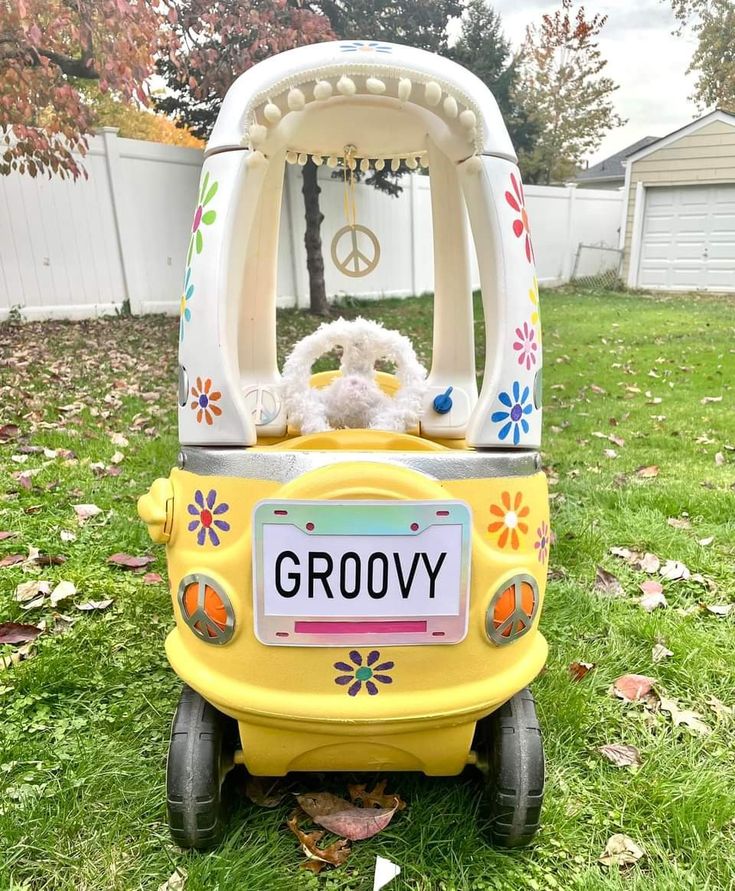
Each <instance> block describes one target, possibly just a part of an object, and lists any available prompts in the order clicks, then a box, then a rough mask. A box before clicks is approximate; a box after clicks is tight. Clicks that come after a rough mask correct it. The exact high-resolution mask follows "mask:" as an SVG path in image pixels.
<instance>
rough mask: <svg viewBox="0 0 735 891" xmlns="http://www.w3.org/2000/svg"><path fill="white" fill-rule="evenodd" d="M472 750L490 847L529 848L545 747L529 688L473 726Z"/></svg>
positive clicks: (537, 813) (536, 820)
mask: <svg viewBox="0 0 735 891" xmlns="http://www.w3.org/2000/svg"><path fill="white" fill-rule="evenodd" d="M475 750H476V752H477V755H478V766H479V767H480V768H481V769H483V771H484V772H485V773H486V790H487V800H488V805H489V811H490V835H491V838H492V841H493V842H494V843H495V844H497V845H501V846H502V847H505V848H516V847H520V846H521V845H527V844H528V843H529V842H530V841H531V840H532V839H533V837H534V835H536V832H537V831H538V828H539V819H540V816H541V804H542V803H543V800H544V745H543V741H542V738H541V727H540V726H539V723H538V719H537V717H536V703H535V702H534V698H533V696H532V694H531V691H530V690H529V689H528V688H526V689H524V690H521V691H520V693H516V695H515V696H514V697H513V698H512V699H509V700H508V702H506V703H505V704H504V705H502V706H501V707H500V708H499V709H497V711H495V712H493V713H492V714H491V715H488V717H487V718H483V719H482V720H481V721H478V722H477V730H476V733H475Z"/></svg>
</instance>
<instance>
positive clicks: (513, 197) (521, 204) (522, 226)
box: [505, 173, 533, 263]
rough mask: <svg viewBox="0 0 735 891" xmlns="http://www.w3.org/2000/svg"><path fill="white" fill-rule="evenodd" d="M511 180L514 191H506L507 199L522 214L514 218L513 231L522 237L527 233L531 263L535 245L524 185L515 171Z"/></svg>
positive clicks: (527, 257) (527, 247)
mask: <svg viewBox="0 0 735 891" xmlns="http://www.w3.org/2000/svg"><path fill="white" fill-rule="evenodd" d="M510 182H511V185H512V186H513V191H512V192H506V193H505V200H506V201H507V202H508V204H510V206H511V207H512V208H513V210H514V211H515V212H516V213H517V214H520V216H519V217H518V219H517V220H513V233H514V234H515V236H516V238H521V236H522V235H523V234H524V233H525V235H526V259H527V260H528V262H529V263H531V262H532V260H533V246H532V245H531V230H530V228H529V226H528V212H527V211H526V197H525V195H524V194H523V185H522V183H521V182H520V180H518V179H516V177H515V174H513V173H511V175H510Z"/></svg>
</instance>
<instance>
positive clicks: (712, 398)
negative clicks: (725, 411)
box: [699, 396, 722, 405]
mask: <svg viewBox="0 0 735 891" xmlns="http://www.w3.org/2000/svg"><path fill="white" fill-rule="evenodd" d="M699 401H700V403H701V404H702V405H708V404H709V403H710V402H722V396H703V397H702V398H701V399H700V400H699Z"/></svg>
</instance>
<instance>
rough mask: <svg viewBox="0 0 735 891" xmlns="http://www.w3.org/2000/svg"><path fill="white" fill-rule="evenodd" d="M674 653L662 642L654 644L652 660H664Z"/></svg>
mask: <svg viewBox="0 0 735 891" xmlns="http://www.w3.org/2000/svg"><path fill="white" fill-rule="evenodd" d="M673 655H674V654H673V653H672V652H671V650H670V649H669V648H668V647H665V646H664V645H663V644H662V643H657V644H655V645H654V647H653V649H652V650H651V661H652V662H654V664H655V663H657V662H663V661H664V659H669V658H671V656H673Z"/></svg>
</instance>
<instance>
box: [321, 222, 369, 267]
mask: <svg viewBox="0 0 735 891" xmlns="http://www.w3.org/2000/svg"><path fill="white" fill-rule="evenodd" d="M346 235H349V238H345V237H344V236H346ZM361 236H364V237H361ZM366 238H367V239H368V241H369V242H370V248H369V249H368V246H367V244H365V239H366ZM341 241H346V242H348V244H349V251H348V252H347V254H346V255H345V256H344V259H342V260H340V258H339V255H338V253H337V247H338V245H339V243H340V242H341ZM361 243H362V244H363V246H364V248H365V249H366V250H369V253H368V254H366V253H364V252H363V250H361V248H360V245H361ZM332 262H333V263H334V265H335V266H336V267H337V269H339V271H340V272H343V273H344V274H345V275H349V276H350V278H361V277H362V276H363V275H368V274H369V273H370V272H372V271H373V269H375V267H376V266H377V265H378V263H379V262H380V242H379V241H378V238H377V236H376V235H375V233H374V232H373V231H371V230H370V229H368V227H367V226H361V225H359V224H358V223H355V224H354V225H352V226H343V227H342V228H341V229H340V230H339V231H338V232H337V234H336V235H335V236H334V238H333V239H332Z"/></svg>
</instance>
